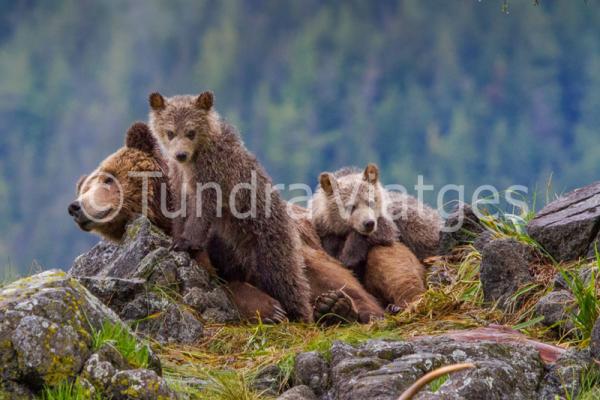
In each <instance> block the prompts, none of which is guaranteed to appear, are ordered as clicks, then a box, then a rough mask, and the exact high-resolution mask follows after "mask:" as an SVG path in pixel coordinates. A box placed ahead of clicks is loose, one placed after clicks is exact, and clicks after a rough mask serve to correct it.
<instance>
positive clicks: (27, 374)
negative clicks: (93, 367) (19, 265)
mask: <svg viewBox="0 0 600 400" xmlns="http://www.w3.org/2000/svg"><path fill="white" fill-rule="evenodd" d="M105 321H109V322H111V323H115V324H118V323H121V322H120V320H119V318H118V317H117V315H116V314H115V313H114V312H113V311H112V310H110V309H109V308H108V307H106V306H105V305H104V304H102V303H101V302H100V300H98V299H97V298H96V297H94V296H93V295H92V294H91V293H90V292H89V291H88V290H87V289H85V287H83V286H82V285H81V284H80V283H79V282H78V281H77V280H75V279H73V278H70V277H69V276H67V275H66V274H65V273H64V272H62V271H58V270H51V271H46V272H42V273H40V274H37V275H34V276H31V277H29V278H25V279H21V280H18V281H16V282H14V283H12V284H10V285H8V286H5V287H4V288H2V289H0V382H5V381H12V382H19V383H20V384H24V385H25V386H27V387H28V388H30V389H32V390H38V389H39V388H40V387H41V386H42V385H51V386H52V385H55V384H57V383H59V382H61V381H63V380H64V379H67V378H70V377H73V376H75V375H76V374H77V373H78V372H79V371H80V370H81V368H82V367H83V364H84V362H85V361H86V360H87V358H88V357H89V355H90V354H91V346H92V333H93V331H94V330H98V329H100V328H101V325H102V324H103V323H104V322H105Z"/></svg>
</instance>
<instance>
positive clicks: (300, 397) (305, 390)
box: [277, 385, 317, 400]
mask: <svg viewBox="0 0 600 400" xmlns="http://www.w3.org/2000/svg"><path fill="white" fill-rule="evenodd" d="M277 400H317V396H315V394H314V393H313V391H312V390H310V388H309V387H308V386H305V385H300V386H294V387H293V388H291V389H290V390H288V391H287V392H285V393H284V394H282V395H281V396H279V397H278V398H277Z"/></svg>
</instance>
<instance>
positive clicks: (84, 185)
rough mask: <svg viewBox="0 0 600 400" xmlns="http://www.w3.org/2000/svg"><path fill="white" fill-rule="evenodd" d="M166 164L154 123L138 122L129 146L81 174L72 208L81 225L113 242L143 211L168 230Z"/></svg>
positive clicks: (74, 216) (132, 132)
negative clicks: (152, 129) (153, 134)
mask: <svg viewBox="0 0 600 400" xmlns="http://www.w3.org/2000/svg"><path fill="white" fill-rule="evenodd" d="M166 169H167V167H166V163H165V162H164V160H163V159H162V157H161V155H160V150H159V149H158V147H157V144H156V141H155V139H154V137H153V136H152V133H151V132H150V128H149V127H148V126H147V125H146V124H144V123H142V122H137V123H135V124H133V125H132V126H131V127H130V128H129V130H128V131H127V135H126V139H125V146H124V147H122V148H120V149H119V150H117V151H116V152H115V153H113V154H111V155H110V156H108V157H107V158H106V159H104V161H102V162H101V163H100V165H99V166H98V167H97V168H96V169H95V170H94V171H92V172H91V173H90V174H88V175H85V176H82V177H81V178H79V181H78V182H77V188H76V195H77V199H76V200H75V201H73V202H72V203H71V204H70V205H69V207H68V212H69V214H70V215H71V216H72V217H73V219H74V221H75V222H76V223H77V225H79V227H80V228H81V229H82V230H84V231H86V232H89V231H92V232H95V233H97V234H99V235H100V236H102V237H104V238H106V239H109V240H112V241H120V240H121V238H122V237H123V234H124V233H125V227H126V225H127V223H128V222H130V221H131V220H133V219H135V218H136V217H137V216H138V215H141V214H146V216H147V217H148V218H149V219H150V221H152V222H153V223H154V224H156V225H157V226H159V227H160V228H162V229H164V230H166V231H169V229H170V220H169V219H167V218H166V217H165V215H164V214H165V212H164V211H163V210H167V209H168V208H167V205H168V202H169V201H170V200H169V190H168V187H166V185H167V182H168V176H167V170H166ZM162 187H164V189H162Z"/></svg>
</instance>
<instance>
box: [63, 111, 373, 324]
mask: <svg viewBox="0 0 600 400" xmlns="http://www.w3.org/2000/svg"><path fill="white" fill-rule="evenodd" d="M132 172H133V174H132ZM140 173H141V174H144V175H145V176H146V178H145V179H142V177H141V176H140ZM149 175H152V176H149ZM161 187H166V188H167V190H165V191H164V192H165V193H164V195H163V196H162V197H164V199H162V200H163V201H161ZM144 191H145V192H146V193H147V196H146V197H145V198H144V196H143V193H144ZM144 200H146V201H144ZM170 202H171V193H170V189H169V184H168V166H167V163H166V162H165V160H164V158H163V157H162V155H161V152H160V149H159V148H158V146H157V143H156V141H155V140H154V138H153V137H152V134H151V132H150V129H149V128H148V126H147V125H146V124H144V123H141V122H138V123H135V124H133V125H132V126H131V127H130V128H129V130H128V132H127V135H126V140H125V146H124V147H122V148H121V149H119V150H118V151H117V152H115V153H113V154H112V155H110V156H108V157H107V158H106V159H105V160H104V161H102V162H101V163H100V165H99V166H98V167H97V168H96V169H95V170H94V171H93V172H92V173H90V174H89V175H87V176H83V177H81V178H80V179H79V181H78V183H77V199H76V200H75V201H74V202H73V203H71V204H70V205H69V214H71V216H72V217H73V218H74V220H75V222H76V223H77V224H78V225H79V227H80V228H81V229H83V230H84V231H87V232H95V233H97V234H99V235H100V236H102V237H104V238H106V239H109V240H111V241H115V242H119V241H120V240H121V238H122V236H123V234H124V233H125V227H126V225H127V223H128V222H130V221H132V220H133V219H135V218H136V217H137V216H139V215H140V214H142V213H143V211H144V210H143V209H144V206H145V205H146V206H147V207H146V210H145V211H146V215H147V216H148V218H149V219H150V221H151V222H152V223H154V224H155V225H157V226H158V227H160V228H161V229H163V230H164V231H165V232H166V233H167V234H171V229H172V222H171V221H172V220H171V219H170V218H167V217H166V216H165V215H166V214H167V213H166V211H168V209H169V208H170V207H171V206H170V205H169V203H170ZM161 204H162V205H163V206H164V207H162V208H161ZM295 209H296V211H297V212H298V213H297V214H300V216H299V218H297V219H295V221H296V222H295V223H296V226H297V228H298V231H299V233H300V238H301V240H302V256H303V257H304V263H305V265H306V269H305V273H306V276H307V278H308V281H309V286H310V299H311V301H312V303H313V305H314V318H315V320H319V319H321V320H323V321H325V322H335V321H339V319H336V318H331V314H337V315H339V316H340V317H341V318H343V319H345V320H358V321H359V322H363V323H366V322H368V321H370V320H371V318H380V317H381V316H383V309H382V308H381V306H380V305H379V303H378V302H377V300H376V299H375V298H374V297H373V296H371V295H370V294H369V293H367V292H366V291H365V290H364V288H363V287H362V285H361V284H360V283H359V282H358V281H357V279H356V278H355V277H354V276H353V275H352V273H351V272H350V271H348V270H347V269H345V268H344V267H343V266H342V265H341V264H340V263H339V262H338V261H337V260H335V259H334V258H332V257H331V256H329V255H328V254H327V253H326V252H325V251H324V250H323V249H322V248H321V246H320V242H319V238H318V235H317V234H316V232H315V231H314V229H313V228H312V225H311V223H310V221H309V219H308V218H307V216H305V215H304V212H305V210H304V209H302V208H300V207H295ZM221 245H222V243H219V241H218V238H217V239H216V240H214V239H213V240H211V246H209V249H208V257H206V254H199V255H197V256H196V259H197V260H198V261H199V262H200V263H201V264H202V265H203V266H205V267H207V268H208V269H209V270H210V269H211V268H212V267H211V265H210V264H214V267H216V268H215V269H216V271H217V272H218V271H219V270H220V269H221V268H220V265H219V264H220V263H224V262H229V260H228V259H227V249H221V248H220V246H221ZM208 258H209V259H210V262H209V261H208ZM227 278H229V279H228V281H229V283H228V289H229V291H230V293H231V296H232V300H233V302H234V303H235V304H236V305H237V306H238V309H239V310H240V313H241V314H242V316H243V317H244V318H245V319H247V320H251V321H252V320H255V318H256V315H257V312H258V313H259V315H260V316H261V318H262V319H263V320H269V319H270V320H278V319H280V318H279V316H280V315H281V306H280V304H279V302H277V300H275V299H273V298H272V297H270V296H268V295H267V294H266V293H264V292H262V291H260V290H258V289H257V288H255V287H253V286H252V285H249V284H248V283H247V282H244V279H243V278H244V277H237V278H238V279H235V278H236V277H227Z"/></svg>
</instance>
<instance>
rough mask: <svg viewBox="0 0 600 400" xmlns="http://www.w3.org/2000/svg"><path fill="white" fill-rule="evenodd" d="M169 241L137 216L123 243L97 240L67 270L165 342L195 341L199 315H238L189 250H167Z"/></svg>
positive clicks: (218, 318)
mask: <svg viewBox="0 0 600 400" xmlns="http://www.w3.org/2000/svg"><path fill="white" fill-rule="evenodd" d="M170 244H171V239H170V238H169V237H167V236H166V235H165V234H164V233H163V232H161V231H160V230H159V229H158V228H156V227H154V226H153V225H152V224H151V223H150V222H149V221H148V220H147V219H146V218H145V217H140V218H138V219H137V220H135V221H133V222H132V223H131V224H129V225H128V227H127V230H126V233H125V235H124V239H123V244H121V245H120V246H118V245H111V244H108V243H105V242H100V243H99V244H98V245H96V246H95V247H94V248H92V249H91V250H90V251H89V252H88V253H86V254H83V255H81V256H79V257H78V258H77V259H76V260H75V262H74V264H73V266H72V267H71V270H70V273H71V274H73V275H74V276H77V277H78V278H79V279H80V280H81V282H82V283H84V284H85V285H87V287H89V289H90V290H91V291H92V292H93V293H94V294H95V295H97V296H98V297H99V298H100V299H101V300H102V301H103V302H105V304H108V305H109V306H110V307H112V308H113V309H114V310H115V311H116V312H117V313H118V314H119V316H120V317H121V318H123V319H125V320H127V321H128V322H134V323H135V322H137V321H141V322H139V329H140V331H141V332H142V333H144V334H146V335H150V336H152V335H158V336H157V337H156V339H157V340H158V341H160V342H163V343H167V342H169V343H172V342H174V341H177V340H179V339H181V340H182V341H181V342H180V343H184V344H191V343H194V342H196V341H197V340H198V338H199V337H200V336H201V334H202V323H201V322H200V321H201V320H203V321H208V322H213V323H225V322H237V321H239V315H238V313H237V311H236V308H235V307H234V306H233V304H232V303H231V300H230V299H229V297H228V296H227V294H226V293H225V291H224V290H223V288H222V287H220V286H219V285H217V284H215V283H213V282H211V280H210V277H209V275H208V272H207V271H206V270H205V269H204V268H202V267H200V266H199V265H198V264H197V263H196V261H194V260H192V259H191V258H190V256H189V255H188V254H187V253H183V252H170V251H169V250H168V247H169V246H170ZM163 294H164V295H163ZM182 299H183V300H182ZM182 303H187V304H189V305H190V306H191V307H192V308H193V309H195V311H194V310H189V307H187V305H186V304H182ZM157 315H158V318H148V317H149V316H157Z"/></svg>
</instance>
